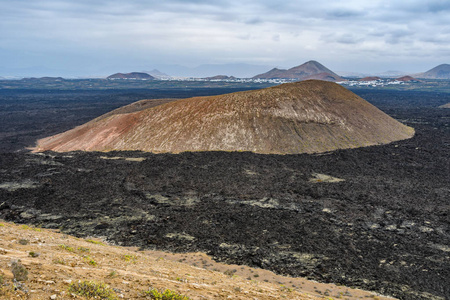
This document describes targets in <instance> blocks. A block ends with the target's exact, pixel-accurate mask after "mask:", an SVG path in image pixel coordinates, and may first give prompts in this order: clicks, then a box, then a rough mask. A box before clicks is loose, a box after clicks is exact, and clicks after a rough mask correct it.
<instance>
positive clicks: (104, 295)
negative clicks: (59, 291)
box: [69, 281, 117, 300]
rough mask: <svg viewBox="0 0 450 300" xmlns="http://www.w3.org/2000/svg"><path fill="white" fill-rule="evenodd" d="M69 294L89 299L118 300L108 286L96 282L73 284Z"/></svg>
mask: <svg viewBox="0 0 450 300" xmlns="http://www.w3.org/2000/svg"><path fill="white" fill-rule="evenodd" d="M69 293H74V294H76V295H80V296H83V297H86V298H88V299H89V298H95V299H108V300H115V299H117V296H116V294H115V293H114V291H113V290H112V289H111V288H110V287H109V286H108V285H106V284H104V283H97V282H94V281H83V282H78V283H72V284H70V285H69Z"/></svg>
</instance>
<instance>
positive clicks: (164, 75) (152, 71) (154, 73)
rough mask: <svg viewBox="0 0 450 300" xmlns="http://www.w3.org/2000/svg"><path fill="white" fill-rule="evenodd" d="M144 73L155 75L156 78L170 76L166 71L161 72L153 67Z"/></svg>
mask: <svg viewBox="0 0 450 300" xmlns="http://www.w3.org/2000/svg"><path fill="white" fill-rule="evenodd" d="M145 73H148V74H150V75H151V76H153V77H156V78H170V75H167V74H166V73H163V72H161V71H159V70H157V69H153V70H151V71H148V72H145Z"/></svg>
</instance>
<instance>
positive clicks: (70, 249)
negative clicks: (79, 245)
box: [58, 244, 74, 252]
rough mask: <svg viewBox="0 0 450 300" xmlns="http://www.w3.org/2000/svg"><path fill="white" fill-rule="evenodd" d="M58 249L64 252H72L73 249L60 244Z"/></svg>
mask: <svg viewBox="0 0 450 300" xmlns="http://www.w3.org/2000/svg"><path fill="white" fill-rule="evenodd" d="M58 247H59V248H61V249H64V250H66V251H69V252H74V250H73V247H70V246H67V245H64V244H61V245H59V246H58Z"/></svg>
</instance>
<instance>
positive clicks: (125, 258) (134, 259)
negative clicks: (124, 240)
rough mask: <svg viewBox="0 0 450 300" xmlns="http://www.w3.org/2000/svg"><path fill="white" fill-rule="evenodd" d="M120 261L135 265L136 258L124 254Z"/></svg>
mask: <svg viewBox="0 0 450 300" xmlns="http://www.w3.org/2000/svg"><path fill="white" fill-rule="evenodd" d="M122 259H123V260H124V261H128V262H132V263H136V259H137V257H136V256H135V255H129V254H125V255H123V256H122Z"/></svg>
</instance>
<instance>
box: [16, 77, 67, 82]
mask: <svg viewBox="0 0 450 300" xmlns="http://www.w3.org/2000/svg"><path fill="white" fill-rule="evenodd" d="M22 80H31V81H41V82H59V81H64V80H65V79H64V78H62V77H39V78H36V77H29V78H23V79H22Z"/></svg>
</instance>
